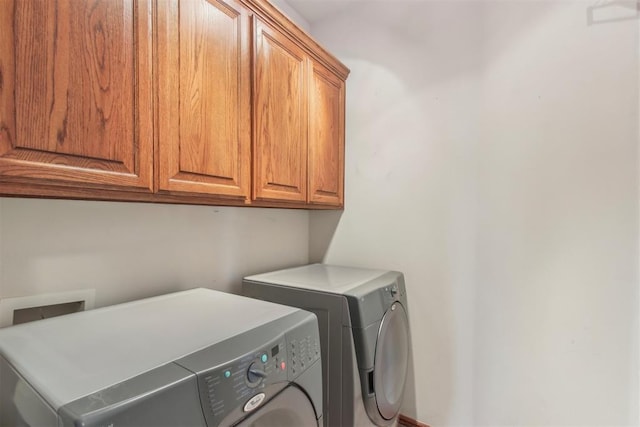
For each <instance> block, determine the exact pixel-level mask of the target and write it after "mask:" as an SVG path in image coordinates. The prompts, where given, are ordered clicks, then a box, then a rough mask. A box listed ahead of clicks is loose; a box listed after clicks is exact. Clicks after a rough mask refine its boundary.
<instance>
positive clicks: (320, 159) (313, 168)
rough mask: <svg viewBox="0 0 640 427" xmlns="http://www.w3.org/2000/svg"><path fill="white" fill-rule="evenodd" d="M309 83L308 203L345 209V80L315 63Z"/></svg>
mask: <svg viewBox="0 0 640 427" xmlns="http://www.w3.org/2000/svg"><path fill="white" fill-rule="evenodd" d="M312 64H313V65H312V72H311V76H310V79H309V80H310V82H309V88H310V89H309V198H308V202H309V203H314V204H325V205H333V206H342V205H343V201H344V197H343V191H344V190H343V189H344V131H345V123H344V115H345V111H344V102H345V99H344V97H345V87H344V86H345V84H344V80H342V79H341V78H339V77H338V76H336V75H335V74H334V73H332V72H331V71H330V70H328V69H327V68H326V67H324V66H323V65H321V64H319V63H317V62H315V61H313V62H312Z"/></svg>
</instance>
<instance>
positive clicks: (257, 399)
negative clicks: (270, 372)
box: [244, 393, 265, 412]
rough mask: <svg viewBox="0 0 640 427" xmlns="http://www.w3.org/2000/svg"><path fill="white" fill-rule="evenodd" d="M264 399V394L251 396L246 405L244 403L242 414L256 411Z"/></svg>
mask: <svg viewBox="0 0 640 427" xmlns="http://www.w3.org/2000/svg"><path fill="white" fill-rule="evenodd" d="M264 397H265V395H264V393H258V394H256V395H255V396H253V397H252V398H251V399H249V401H248V402H247V403H245V405H244V412H251V411H253V410H254V409H256V408H257V407H258V406H260V404H261V403H262V401H263V400H264Z"/></svg>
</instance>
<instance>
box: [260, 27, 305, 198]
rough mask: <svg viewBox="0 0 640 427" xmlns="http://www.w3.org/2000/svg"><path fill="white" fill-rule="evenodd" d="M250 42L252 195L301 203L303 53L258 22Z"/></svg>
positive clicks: (277, 32) (303, 126)
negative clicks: (252, 55)
mask: <svg viewBox="0 0 640 427" xmlns="http://www.w3.org/2000/svg"><path fill="white" fill-rule="evenodd" d="M255 45H256V55H255V89H254V109H253V111H254V113H253V114H254V132H255V133H254V149H253V165H254V177H253V190H254V191H253V197H254V199H258V200H260V199H263V200H264V199H267V200H268V199H272V200H287V201H300V202H305V201H306V197H307V118H308V109H307V102H308V101H307V100H308V97H307V90H308V88H307V81H306V76H307V67H308V62H307V61H308V60H307V55H306V54H305V52H304V50H303V49H302V48H301V47H300V46H298V45H296V44H295V43H294V42H293V41H291V40H290V39H289V38H288V37H286V36H285V35H284V34H282V33H281V32H279V31H277V30H275V29H273V28H271V27H270V26H268V25H266V24H265V23H263V22H260V21H258V22H257V25H256V42H255Z"/></svg>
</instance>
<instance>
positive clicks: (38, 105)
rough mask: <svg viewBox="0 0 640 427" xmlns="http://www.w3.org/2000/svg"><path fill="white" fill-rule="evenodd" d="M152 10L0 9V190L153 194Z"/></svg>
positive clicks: (12, 5) (144, 3)
mask: <svg viewBox="0 0 640 427" xmlns="http://www.w3.org/2000/svg"><path fill="white" fill-rule="evenodd" d="M150 3H151V0H137V1H136V0H46V1H43V0H3V1H2V2H0V181H2V182H13V183H19V182H21V183H25V182H29V183H43V184H54V185H63V186H68V185H71V186H76V187H77V186H82V187H92V186H93V187H99V188H120V189H121V188H122V187H126V188H127V189H137V190H143V191H151V190H152V187H153V173H152V172H153V154H152V148H153V139H152V126H153V123H152V117H153V115H152V104H151V97H152V94H151V92H152V90H151V88H152V79H151V63H150V61H151V54H152V49H151V42H150V40H151V10H150ZM0 191H1V187H0Z"/></svg>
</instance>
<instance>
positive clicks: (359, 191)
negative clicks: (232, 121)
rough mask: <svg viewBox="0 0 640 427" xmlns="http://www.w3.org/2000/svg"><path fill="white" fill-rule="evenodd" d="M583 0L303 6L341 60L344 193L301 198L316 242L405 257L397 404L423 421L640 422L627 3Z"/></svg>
mask: <svg viewBox="0 0 640 427" xmlns="http://www.w3.org/2000/svg"><path fill="white" fill-rule="evenodd" d="M592 4H603V2H584V1H580V2H568V1H562V2H501V1H496V2H489V1H485V2H411V1H409V2H402V1H394V2H380V1H377V2H374V1H364V2H363V1H360V2H355V3H354V4H353V6H352V7H350V8H346V9H344V10H342V11H341V12H340V13H339V14H337V15H335V16H332V17H330V18H327V19H324V20H321V21H318V22H312V34H314V35H315V36H316V37H317V38H318V39H319V40H320V41H321V42H322V43H323V44H324V45H325V46H327V47H328V49H329V50H330V51H332V52H334V53H335V54H336V55H337V56H338V57H339V58H340V59H341V60H343V62H345V64H346V65H347V66H349V67H350V68H351V70H352V74H351V76H350V78H349V81H348V85H347V153H346V157H347V159H346V191H345V192H346V209H345V211H344V213H343V214H342V215H337V214H335V213H325V212H318V213H312V214H311V220H310V231H311V240H310V255H311V258H312V260H317V259H323V260H324V261H326V262H330V263H338V264H351V265H358V266H372V267H381V268H389V269H398V270H402V271H404V272H405V275H406V279H407V286H408V293H409V298H410V320H411V326H412V339H413V365H414V369H413V372H412V379H414V381H412V382H411V383H410V384H409V387H408V389H407V392H408V394H407V401H406V403H405V406H404V408H403V412H405V413H407V414H408V415H412V416H417V418H418V419H420V420H421V421H424V422H427V423H429V424H431V425H434V426H440V425H504V426H512V425H536V426H550V425H637V424H639V423H640V418H639V413H638V399H639V396H638V360H637V358H638V308H639V304H638V302H639V296H638V256H639V251H638V213H639V212H638V172H639V171H638V148H637V147H638V137H639V135H638V117H639V115H638V113H639V110H638V101H639V98H638V94H639V92H638V79H639V76H640V74H639V71H640V70H639V67H638V57H639V56H638V20H637V19H633V20H624V21H618V22H609V23H601V24H596V25H589V22H588V7H589V6H591V5H592ZM630 4H632V3H627V4H626V5H630ZM620 7H622V8H623V10H622V15H624V14H625V13H626V15H627V16H628V15H629V9H625V8H624V5H622V6H615V5H614V6H613V8H620ZM618 12H620V11H618Z"/></svg>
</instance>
